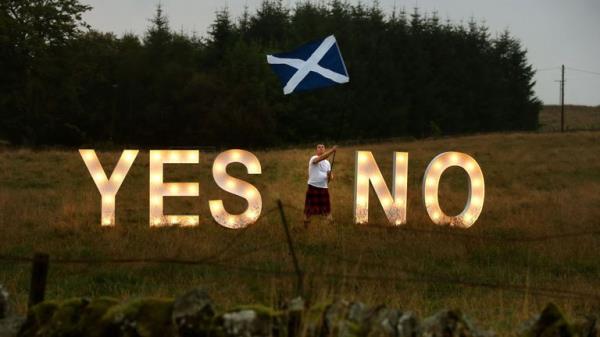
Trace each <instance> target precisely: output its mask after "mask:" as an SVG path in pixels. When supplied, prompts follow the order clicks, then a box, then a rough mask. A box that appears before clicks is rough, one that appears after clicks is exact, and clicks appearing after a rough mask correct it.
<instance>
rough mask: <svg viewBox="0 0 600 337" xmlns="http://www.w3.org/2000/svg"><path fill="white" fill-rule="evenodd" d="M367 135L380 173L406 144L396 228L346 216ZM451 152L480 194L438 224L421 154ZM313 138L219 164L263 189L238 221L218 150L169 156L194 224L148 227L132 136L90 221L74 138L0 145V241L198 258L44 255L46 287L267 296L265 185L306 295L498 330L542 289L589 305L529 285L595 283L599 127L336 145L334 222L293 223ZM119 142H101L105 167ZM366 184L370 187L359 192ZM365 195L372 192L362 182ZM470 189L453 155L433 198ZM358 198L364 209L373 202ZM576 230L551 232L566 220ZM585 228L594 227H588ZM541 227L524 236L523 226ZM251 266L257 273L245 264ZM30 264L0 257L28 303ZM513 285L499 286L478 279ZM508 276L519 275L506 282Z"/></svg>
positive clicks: (270, 252) (93, 199)
mask: <svg viewBox="0 0 600 337" xmlns="http://www.w3.org/2000/svg"><path fill="white" fill-rule="evenodd" d="M357 149H362V150H371V151H373V153H374V156H375V158H376V159H377V161H378V163H379V165H380V168H381V169H382V172H383V174H384V177H385V178H386V181H387V183H388V185H390V184H391V172H390V167H391V161H392V151H408V152H409V182H408V185H409V192H408V198H409V202H408V207H409V209H408V224H407V225H406V226H404V227H400V228H390V227H382V226H358V225H352V224H351V219H352V204H351V203H352V189H353V187H352V182H353V174H354V162H353V160H354V159H353V158H354V157H353V155H354V151H355V150H357ZM450 150H455V151H461V152H466V153H469V154H471V155H472V156H473V157H474V158H475V159H476V160H477V161H478V162H479V164H480V165H481V167H482V169H483V172H484V176H485V183H486V200H485V204H484V208H483V213H482V215H481V217H480V218H479V220H478V222H477V223H476V224H475V225H474V226H473V227H471V228H470V229H468V230H459V229H448V228H439V227H436V226H433V225H432V224H431V221H430V220H429V219H428V218H427V216H426V213H425V211H424V208H423V206H422V204H421V198H422V196H421V192H420V183H421V179H422V175H423V173H424V170H425V167H426V166H427V164H428V163H429V161H430V160H431V159H432V158H433V157H434V156H435V155H436V154H438V153H440V152H444V151H450ZM311 153H312V148H298V149H291V150H279V151H269V152H267V151H257V152H255V154H256V155H257V157H258V158H259V159H260V162H261V165H262V171H263V173H262V175H260V176H253V177H248V176H247V175H246V174H245V170H244V169H243V168H242V167H236V166H234V167H231V170H230V173H231V174H232V175H236V176H239V177H243V178H244V179H246V180H247V181H250V182H252V183H253V184H254V185H256V186H257V187H258V189H259V190H260V191H261V194H262V197H263V203H264V210H263V214H262V216H261V219H260V221H259V222H258V223H257V224H255V225H253V226H252V227H250V228H249V229H247V230H245V231H231V230H226V229H224V228H222V227H220V226H218V225H217V224H215V223H214V222H213V221H212V220H211V219H210V213H209V210H208V202H207V200H209V199H215V198H218V197H223V199H224V200H225V204H226V206H227V207H228V209H229V210H230V211H232V212H235V211H240V210H242V209H243V208H245V205H244V203H243V202H242V201H241V199H239V198H237V197H232V196H227V195H225V193H224V192H222V191H220V190H218V188H217V186H216V185H215V183H214V181H213V180H212V177H211V175H210V169H211V165H212V161H213V159H214V157H215V156H216V153H205V152H202V153H201V156H200V164H199V165H168V166H167V167H166V169H165V180H167V181H199V182H200V194H201V195H200V197H199V198H171V199H172V200H168V201H167V202H166V209H165V211H166V212H168V213H171V214H177V213H190V214H199V215H200V219H201V220H200V226H198V227H196V228H165V229H150V228H149V226H148V206H147V205H148V180H149V179H148V152H147V151H145V150H144V151H141V152H140V155H139V156H138V158H137V159H136V162H135V163H134V165H133V167H132V169H131V171H130V172H129V175H128V176H127V177H126V179H125V182H124V183H123V186H122V187H121V190H120V191H119V194H118V196H117V227H116V228H110V229H106V228H101V227H100V226H99V218H100V216H99V212H100V197H99V194H98V192H97V190H96V187H95V186H94V184H93V181H92V179H91V177H90V175H89V173H88V172H87V170H86V168H85V166H84V164H83V162H82V160H81V158H80V157H79V154H78V152H77V151H76V150H46V151H33V150H27V149H22V150H6V149H5V150H2V151H1V152H0V186H2V188H1V189H0V209H1V212H0V255H12V256H30V255H31V254H32V253H33V252H34V251H44V252H48V253H50V254H51V256H52V257H53V258H71V259H73V258H82V259H115V258H120V259H124V258H156V257H158V258H177V259H189V260H199V259H207V258H209V257H210V259H208V261H210V262H212V264H211V265H196V266H194V265H164V264H94V265H81V264H65V265H59V264H52V265H51V270H50V274H49V284H48V297H49V298H67V297H70V296H83V295H90V296H98V295H110V296H115V297H119V298H129V297H132V296H140V295H151V296H172V295H173V294H176V293H179V292H180V291H181V290H183V289H190V288H193V287H195V286H198V285H202V286H204V287H205V288H206V289H207V290H208V291H209V292H210V293H211V294H212V295H213V297H215V298H216V299H217V300H218V301H219V302H220V303H223V304H224V305H231V304H238V303H240V302H263V303H276V302H277V300H278V298H280V296H285V297H287V296H289V295H291V294H292V292H293V288H294V287H293V285H294V278H293V274H290V273H288V271H291V270H292V265H291V260H290V258H289V255H288V253H287V248H286V246H285V240H284V234H283V230H282V227H281V223H280V220H279V215H278V213H277V212H276V211H274V208H273V207H274V206H275V200H276V199H278V198H281V199H282V200H283V201H284V203H285V204H286V205H289V206H288V207H287V208H286V212H287V216H288V218H289V221H290V223H291V225H292V236H293V237H294V240H295V243H296V246H297V250H298V255H299V258H300V264H301V266H302V268H303V269H304V271H305V273H306V274H307V279H306V288H307V289H308V291H309V294H310V296H311V297H312V298H314V299H330V298H332V297H336V296H338V295H340V296H343V297H344V298H348V299H352V298H360V299H362V300H365V299H369V300H370V301H372V303H382V302H386V303H390V304H392V305H396V306H397V307H402V308H409V309H411V310H415V311H416V312H417V313H418V314H420V315H426V314H430V313H432V312H434V311H435V310H437V309H440V308H447V307H457V308H461V309H463V310H465V311H466V312H469V313H471V314H472V315H473V316H475V318H477V319H478V320H480V321H484V322H486V324H487V325H489V326H494V327H496V328H497V329H500V330H502V329H504V328H508V327H510V326H511V325H513V324H516V322H521V321H522V320H523V319H526V318H528V317H529V316H530V315H531V314H532V313H534V312H539V310H541V308H543V306H544V304H545V303H547V302H548V301H554V302H556V303H557V304H559V305H560V306H561V307H563V308H565V309H566V312H567V313H568V314H570V315H572V314H575V313H580V312H584V313H589V312H590V311H592V310H593V309H594V308H596V309H597V306H594V305H597V302H595V300H594V299H593V298H578V299H573V298H571V297H568V296H554V295H552V294H553V292H552V291H550V292H539V291H537V290H536V289H539V288H552V289H567V290H569V291H576V292H582V293H594V292H595V291H597V289H600V255H599V251H598V249H597V247H598V246H599V245H600V236H598V235H597V234H598V229H599V228H598V226H599V223H598V219H599V218H600V208H599V207H598V205H599V204H600V195H599V194H598V191H599V190H600V159H599V158H598V155H597V154H598V153H600V132H597V131H594V132H592V131H582V132H571V133H565V134H559V133H515V134H488V135H476V136H467V137H458V138H443V139H437V140H422V141H412V142H393V143H392V142H388V143H378V144H364V145H360V146H347V147H342V148H341V149H340V151H339V152H338V155H337V158H336V164H335V173H336V179H335V181H334V182H333V183H332V186H331V193H332V197H333V214H334V217H335V219H336V222H335V224H334V225H327V224H326V222H325V221H314V223H313V226H312V227H311V228H310V229H309V230H304V229H303V228H302V225H301V213H300V211H299V210H298V209H301V208H302V206H303V199H304V192H305V188H306V186H305V183H306V181H305V179H306V177H305V176H306V165H307V164H306V163H307V160H308V157H309V156H310V155H311ZM119 154H120V153H118V152H103V153H100V159H101V161H102V162H103V164H104V165H105V168H106V169H107V170H112V168H113V166H114V164H115V161H116V159H117V157H118V155H119ZM372 193H373V192H372ZM372 195H373V194H372ZM466 197H467V191H466V175H465V174H464V173H463V172H462V171H461V170H459V169H450V170H448V171H447V173H446V174H444V179H443V180H442V182H441V190H440V200H441V203H442V207H443V208H444V209H445V210H446V211H447V212H448V213H456V212H458V211H459V210H460V209H461V208H462V206H463V204H464V202H465V200H466ZM374 199H375V198H371V201H372V204H371V218H372V219H373V222H374V223H375V224H382V223H383V219H384V218H383V216H384V215H383V212H382V211H381V208H380V207H379V206H378V205H377V204H376V203H375V201H374ZM582 232H585V233H590V234H589V235H583V236H568V235H567V236H564V237H556V236H555V235H562V234H568V233H582ZM594 233H595V234H594ZM532 237H535V238H540V237H541V238H542V239H541V240H535V241H527V240H524V239H526V238H532ZM256 269H259V270H260V272H254V271H253V270H256ZM28 280H29V265H27V264H21V265H19V264H13V263H6V262H1V261H0V283H3V284H5V285H6V286H7V289H8V290H9V292H11V293H16V294H18V298H17V300H18V306H19V308H20V310H21V311H23V310H24V309H25V305H26V299H27V297H26V296H27V288H28V282H29V281H28ZM496 283H502V284H509V285H525V290H524V291H523V288H518V287H516V288H514V289H510V287H509V288H498V287H489V286H485V284H488V285H489V284H496ZM517 288H518V289H517Z"/></svg>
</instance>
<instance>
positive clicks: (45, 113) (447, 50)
mask: <svg viewBox="0 0 600 337" xmlns="http://www.w3.org/2000/svg"><path fill="white" fill-rule="evenodd" d="M0 6H1V7H0V69H1V74H2V75H1V76H0V88H1V89H0V114H1V119H0V120H1V125H0V139H4V140H5V141H8V142H10V143H12V144H24V145H31V146H39V145H57V144H58V145H67V146H78V145H81V144H94V145H101V144H106V145H138V146H140V145H141V146H185V145H187V146H190V145H207V146H208V145H212V146H219V147H231V146H245V147H269V146H277V145H281V144H293V143H300V142H302V143H306V142H312V141H322V140H348V139H352V140H360V139H371V138H386V137H398V136H402V137H404V136H406V137H417V138H420V137H428V136H437V135H450V134H459V133H460V134H462V133H472V132H488V131H499V130H533V129H536V128H537V127H538V113H539V110H540V108H541V103H540V101H539V100H538V99H537V98H536V97H535V95H534V93H533V90H532V87H533V84H534V81H533V76H534V70H533V69H532V67H531V65H529V64H528V63H527V57H526V56H527V55H526V50H525V49H524V47H523V46H522V45H521V43H520V42H519V40H518V39H516V38H515V37H513V36H511V34H510V33H509V32H507V31H505V32H502V33H501V34H491V33H490V32H489V29H488V28H487V27H486V26H485V25H484V24H481V23H478V22H476V21H475V20H473V19H471V20H470V21H468V22H467V23H464V24H463V23H462V22H459V23H455V22H452V21H449V20H441V19H440V18H439V17H438V15H437V14H436V13H431V14H426V13H420V12H419V11H418V10H417V9H415V10H414V11H411V12H410V13H407V12H406V11H404V10H396V9H394V11H393V12H392V13H389V14H386V13H384V12H383V10H382V9H381V8H380V7H379V6H378V4H377V3H376V2H375V4H374V5H372V6H366V5H363V4H357V5H352V4H349V3H347V2H344V1H340V0H330V1H329V2H327V3H324V2H319V3H318V4H315V3H312V2H299V3H297V4H296V5H294V6H293V8H288V7H287V6H284V5H283V4H282V1H281V0H265V1H264V2H263V3H262V4H261V5H260V6H258V8H257V9H256V10H254V11H250V10H249V9H248V8H246V9H245V10H244V11H243V13H242V14H241V15H240V16H239V17H236V18H233V17H232V16H231V15H230V13H229V12H228V10H227V9H223V10H220V11H218V12H217V13H216V15H215V19H214V21H213V23H212V24H211V25H210V27H209V29H208V31H207V32H206V34H204V35H202V36H198V35H195V34H187V33H183V32H178V31H176V30H173V29H172V28H171V27H170V26H169V22H168V19H167V15H166V14H165V13H164V11H163V9H162V8H161V6H160V5H159V6H157V9H156V13H155V15H154V17H153V18H151V19H150V20H149V26H148V27H147V30H146V31H145V33H144V34H142V35H141V36H138V35H135V34H124V35H122V36H116V35H115V34H113V33H105V32H100V31H97V30H94V29H92V28H91V27H89V26H88V25H87V24H86V23H85V22H84V20H83V19H82V14H83V13H85V12H86V11H88V10H91V8H90V7H89V6H87V5H83V4H81V3H80V2H79V0H0ZM330 34H334V35H335V36H336V39H337V40H338V44H339V46H340V50H341V52H342V55H343V57H344V60H345V62H346V66H347V69H348V73H349V74H350V83H348V84H345V85H341V86H335V87H331V88H327V89H320V90H315V91H310V92H303V93H296V94H292V95H287V96H284V95H283V93H282V88H281V85H280V83H279V81H278V79H277V78H276V76H275V75H274V73H273V72H272V71H271V70H270V68H269V66H268V64H267V63H266V54H270V53H277V52H282V51H289V50H291V49H293V48H295V47H297V46H299V45H301V44H303V43H306V42H309V41H312V40H315V39H319V38H322V37H325V36H327V35H330Z"/></svg>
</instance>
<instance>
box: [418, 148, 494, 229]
mask: <svg viewBox="0 0 600 337" xmlns="http://www.w3.org/2000/svg"><path fill="white" fill-rule="evenodd" d="M451 166H458V167H461V168H463V169H464V170H465V171H467V174H468V175H469V197H468V199H467V204H466V206H465V208H464V210H463V211H462V212H461V213H460V214H459V215H456V216H450V215H447V214H445V213H444V212H443V211H442V209H441V207H440V204H439V201H438V187H439V182H440V178H441V176H442V173H444V171H445V170H446V169H447V168H449V167H451ZM484 197H485V186H484V181H483V172H482V171H481V167H479V164H477V161H475V159H473V158H472V157H471V156H469V155H467V154H465V153H460V152H444V153H441V154H439V155H438V156H436V157H435V158H433V160H432V161H431V162H430V163H429V166H427V169H426V170H425V176H424V178H423V201H424V202H425V208H426V209H427V214H429V217H430V218H431V220H433V222H434V223H435V224H437V225H450V226H457V227H464V228H467V227H470V226H471V225H473V223H475V221H476V220H477V218H478V217H479V215H480V214H481V210H482V208H483V199H484Z"/></svg>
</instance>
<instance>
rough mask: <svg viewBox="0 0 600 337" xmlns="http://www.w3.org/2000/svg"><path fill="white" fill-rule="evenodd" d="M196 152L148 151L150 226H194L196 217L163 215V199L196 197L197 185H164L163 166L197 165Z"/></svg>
mask: <svg viewBox="0 0 600 337" xmlns="http://www.w3.org/2000/svg"><path fill="white" fill-rule="evenodd" d="M198 161H199V151H197V150H186V151H177V150H151V151H150V226H167V225H182V226H196V225H198V221H199V218H198V216H197V215H164V214H163V197H197V196H198V195H199V187H198V183H164V182H163V164H198Z"/></svg>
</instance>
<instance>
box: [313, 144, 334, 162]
mask: <svg viewBox="0 0 600 337" xmlns="http://www.w3.org/2000/svg"><path fill="white" fill-rule="evenodd" d="M336 151H337V145H334V146H333V147H332V148H331V149H329V150H327V151H325V153H323V154H322V155H320V156H318V157H317V158H315V159H313V161H312V163H313V164H317V163H319V162H320V161H322V160H325V159H327V158H329V156H331V155H332V154H333V153H335V152H336Z"/></svg>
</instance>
